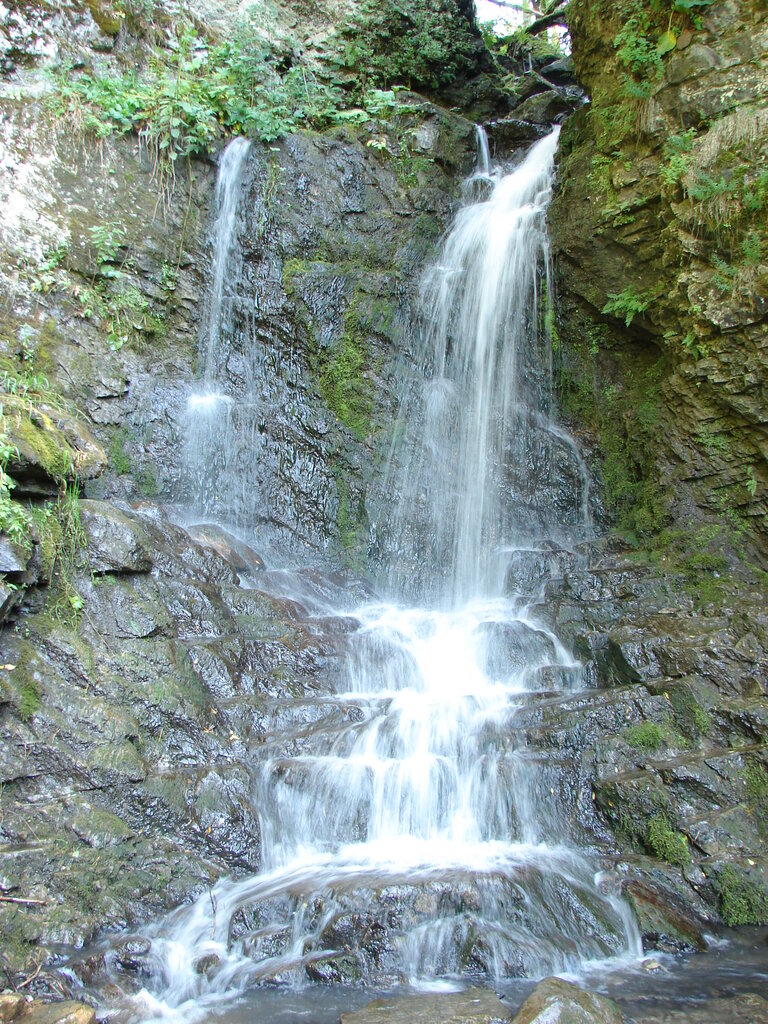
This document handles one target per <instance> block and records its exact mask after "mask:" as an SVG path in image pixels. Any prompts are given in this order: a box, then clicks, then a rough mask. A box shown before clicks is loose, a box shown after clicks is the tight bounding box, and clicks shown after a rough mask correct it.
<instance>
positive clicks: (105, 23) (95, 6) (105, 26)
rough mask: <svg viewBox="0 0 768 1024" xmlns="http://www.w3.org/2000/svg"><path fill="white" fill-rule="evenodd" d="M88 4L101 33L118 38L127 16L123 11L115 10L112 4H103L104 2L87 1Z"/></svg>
mask: <svg viewBox="0 0 768 1024" xmlns="http://www.w3.org/2000/svg"><path fill="white" fill-rule="evenodd" d="M87 3H88V10H89V11H90V12H91V17H92V18H93V20H94V21H95V22H96V24H97V25H98V26H99V28H100V29H101V31H102V32H103V33H104V34H105V35H108V36H116V35H117V33H118V32H119V31H120V28H121V27H122V24H123V21H124V19H125V15H124V14H123V13H122V12H121V11H117V10H115V8H114V7H112V5H111V4H109V3H103V2H102V0H87Z"/></svg>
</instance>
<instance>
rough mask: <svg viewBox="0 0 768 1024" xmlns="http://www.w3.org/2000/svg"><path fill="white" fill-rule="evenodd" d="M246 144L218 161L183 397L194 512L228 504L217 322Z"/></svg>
mask: <svg viewBox="0 0 768 1024" xmlns="http://www.w3.org/2000/svg"><path fill="white" fill-rule="evenodd" d="M250 149H251V143H250V142H249V141H248V140H247V139H244V138H242V137H237V138H234V139H233V140H232V141H231V142H230V143H229V145H228V146H227V147H226V149H225V150H224V151H223V153H222V155H221V159H220V161H219V169H218V175H217V179H216V193H215V196H214V202H215V209H216V219H215V221H214V226H213V232H212V235H213V239H212V242H213V244H212V249H213V252H212V268H213V281H212V283H211V289H210V293H209V296H208V302H207V309H206V319H205V330H204V333H203V337H202V344H201V362H202V380H201V382H200V383H201V389H200V390H199V391H196V392H194V393H193V394H191V395H190V396H189V399H188V400H187V416H186V423H185V452H184V455H185V458H184V462H185V467H186V472H187V477H188V479H189V485H190V491H191V504H192V507H193V509H194V510H195V512H197V514H199V515H203V516H206V517H209V516H214V515H215V514H216V512H217V511H218V506H219V505H222V506H232V504H233V501H232V488H233V475H232V473H231V472H229V471H228V469H229V467H228V460H229V452H230V451H231V450H232V449H233V447H234V444H233V440H234V437H233V435H234V432H235V431H236V430H238V429H239V428H241V427H242V423H241V422H240V421H239V420H238V416H237V410H236V408H235V402H234V400H233V398H232V396H231V395H229V394H227V389H226V365H224V364H225V363H226V346H225V345H224V344H223V342H224V340H225V339H223V338H222V327H223V326H224V325H226V324H230V323H231V321H232V301H233V297H232V295H231V294H230V295H227V294H226V285H227V281H228V280H229V279H233V280H238V279H239V274H237V273H235V272H234V267H233V263H235V262H236V261H237V260H238V253H237V247H236V245H235V241H236V230H237V212H238V206H239V203H240V199H241V184H242V178H243V171H244V168H245V163H246V160H247V157H248V153H249V151H250ZM240 420H242V418H240Z"/></svg>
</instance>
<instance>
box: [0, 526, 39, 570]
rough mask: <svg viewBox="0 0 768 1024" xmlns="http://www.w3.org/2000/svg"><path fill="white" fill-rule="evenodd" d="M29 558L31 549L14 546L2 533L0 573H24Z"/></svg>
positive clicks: (0, 541) (0, 535) (0, 536)
mask: <svg viewBox="0 0 768 1024" xmlns="http://www.w3.org/2000/svg"><path fill="white" fill-rule="evenodd" d="M31 557H32V551H31V549H27V548H25V547H24V546H23V545H21V544H16V543H15V542H14V541H12V540H11V538H10V537H8V536H6V534H4V533H3V534H0V572H11V573H16V572H24V571H25V570H26V568H27V566H28V565H29V560H30V558H31Z"/></svg>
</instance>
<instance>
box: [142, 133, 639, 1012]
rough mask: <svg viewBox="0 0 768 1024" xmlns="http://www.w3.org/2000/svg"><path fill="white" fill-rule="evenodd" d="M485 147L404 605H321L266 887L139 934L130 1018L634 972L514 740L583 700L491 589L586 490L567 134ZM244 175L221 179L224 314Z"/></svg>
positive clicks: (283, 768) (584, 521) (448, 293)
mask: <svg viewBox="0 0 768 1024" xmlns="http://www.w3.org/2000/svg"><path fill="white" fill-rule="evenodd" d="M479 139H480V149H479V152H480V159H479V174H478V175H477V176H476V177H477V178H481V177H482V178H483V179H484V181H483V182H481V183H480V186H479V187H480V189H481V192H482V195H481V198H480V199H479V201H476V202H473V203H471V204H470V205H468V206H466V207H465V208H464V209H463V210H462V211H461V212H460V213H459V215H458V217H457V219H456V222H455V224H454V226H453V228H452V230H451V232H450V233H449V235H448V237H447V239H446V240H445V243H444V245H443V248H442V251H441V253H440V256H439V259H438V262H437V263H436V264H435V266H434V267H433V268H432V269H431V270H430V271H429V272H428V274H427V275H426V276H425V279H424V284H423V291H422V310H423V314H422V331H421V340H422V347H421V351H420V354H419V356H418V361H419V365H420V369H421V371H422V376H421V377H420V378H418V379H417V380H416V381H415V382H414V383H413V384H412V386H411V387H410V388H409V389H408V392H407V394H406V395H405V396H404V398H403V410H404V413H403V415H404V416H405V418H406V419H407V422H408V428H407V431H406V436H405V439H404V441H403V444H402V449H401V450H400V451H398V452H394V453H393V456H392V459H391V463H390V467H389V470H388V478H387V484H386V487H388V488H391V491H392V493H395V494H397V495H398V501H397V502H396V503H394V504H395V508H394V512H393V515H392V517H391V521H390V523H389V527H388V528H389V532H390V534H391V535H392V536H394V537H396V538H397V541H393V542H392V543H391V544H390V549H391V554H392V557H393V560H394V562H393V564H395V565H396V570H393V580H394V586H393V589H394V594H393V596H392V597H391V598H390V599H389V600H384V601H378V602H375V601H372V602H368V603H366V604H363V605H362V606H360V607H355V608H350V607H346V608H344V609H338V608H334V607H332V606H329V605H328V604H327V603H326V604H325V605H324V604H323V603H322V602H321V601H320V600H319V599H318V603H317V606H316V610H317V613H318V614H321V615H323V616H329V615H331V616H332V615H342V614H343V615H344V616H345V617H346V619H347V620H348V621H349V620H353V621H354V623H355V625H354V628H353V629H352V631H351V632H349V634H348V637H347V643H348V648H347V657H346V662H345V670H344V677H343V679H342V680H341V682H340V683H339V684H338V685H337V686H336V689H335V691H334V692H331V693H329V694H327V695H324V696H323V697H322V700H321V701H320V698H318V701H319V702H321V703H322V704H323V706H324V709H325V711H326V712H327V713H326V714H325V715H324V716H319V717H318V718H317V720H316V721H315V722H314V724H313V727H312V728H311V729H307V728H306V727H305V723H304V722H303V721H302V720H300V719H299V720H297V725H296V728H295V730H294V731H291V727H290V724H289V725H288V726H286V725H285V723H284V722H283V724H282V726H281V728H280V729H279V730H276V731H275V732H274V733H272V734H270V735H269V736H268V737H267V741H266V742H265V743H264V745H263V748H262V749H261V750H260V752H259V759H260V769H259V771H258V773H257V777H256V781H255V787H254V794H253V804H254V806H255V807H256V808H257V809H258V812H259V815H260V821H261V829H262V844H263V868H262V871H261V873H260V874H258V875H256V876H255V877H251V878H246V879H242V880H238V881H232V880H227V881H223V882H221V883H219V884H218V885H217V886H216V887H215V889H214V890H213V892H212V893H211V894H210V895H208V894H206V895H205V896H203V897H201V898H200V899H199V900H198V901H197V902H196V903H195V904H193V905H192V906H190V907H183V908H180V909H179V910H177V911H176V912H175V913H174V914H172V915H170V917H168V918H166V919H165V920H163V921H161V922H159V923H158V924H156V925H155V926H153V927H152V928H150V929H148V932H147V934H148V935H149V937H150V938H151V941H152V947H151V954H150V963H149V966H150V969H151V980H150V981H149V982H148V984H147V986H146V988H145V990H144V991H143V992H142V993H141V994H140V995H139V996H138V997H136V1000H137V1002H136V1012H137V1014H138V1015H140V1016H142V1017H144V1018H153V1017H159V1016H168V1015H171V1016H174V1015H178V1016H179V1017H180V1018H182V1019H184V1020H189V1019H193V1018H195V1017H200V1016H204V1015H205V1014H206V1013H207V1008H209V1007H210V1006H211V1005H212V1004H213V1003H216V1002H217V1001H219V1000H221V999H223V998H225V997H227V996H230V995H231V994H232V993H236V992H238V991H242V990H243V989H245V988H246V987H248V986H252V985H254V984H256V983H258V982H260V981H264V980H269V979H271V980H280V981H283V982H293V983H301V982H302V980H304V981H306V973H305V972H306V970H307V969H308V968H310V967H311V966H312V965H317V964H321V963H327V964H329V965H331V968H330V970H331V973H330V974H329V977H336V978H341V979H343V980H353V981H356V982H363V983H369V984H374V985H382V984H387V983H393V982H395V981H408V982H410V983H411V984H414V985H421V986H429V985H435V984H437V983H440V982H441V980H442V981H444V980H445V979H453V980H454V981H456V980H457V979H461V978H462V977H464V976H467V975H472V976H484V977H487V978H489V979H498V978H501V977H504V976H509V975H519V976H527V977H536V976H542V975H545V974H548V973H552V972H557V971H564V970H575V969H578V968H579V966H580V965H582V964H583V963H584V962H585V961H591V960H602V959H605V958H611V957H619V956H622V955H631V956H638V955H639V954H640V947H639V938H638V934H637V931H636V928H635V926H634V924H633V922H632V919H631V915H630V914H629V911H628V909H627V908H626V906H625V905H624V904H623V903H622V902H621V900H619V899H618V897H617V896H616V895H614V893H613V892H612V889H611V886H610V885H607V886H606V885H605V884H604V883H603V880H602V879H601V876H600V875H599V873H598V872H597V871H596V868H595V866H594V864H593V862H592V861H591V860H590V858H589V857H588V856H586V855H584V854H583V853H582V852H580V851H579V849H578V848H577V846H576V845H575V842H574V840H573V830H572V829H571V828H570V827H569V825H568V822H567V819H568V813H567V812H568V808H567V807H565V806H563V805H562V804H561V803H560V802H559V801H558V800H556V799H555V797H554V792H555V790H554V787H553V786H551V785H550V784H549V779H548V777H545V776H544V774H543V770H542V767H541V764H540V762H539V761H538V760H537V758H536V757H532V756H530V755H529V752H528V751H527V749H526V746H525V740H524V737H523V736H522V735H520V734H519V733H518V732H517V731H516V728H515V716H516V714H517V713H518V712H519V710H520V709H521V708H523V707H525V706H528V705H530V703H531V702H532V701H535V700H537V699H539V698H540V697H541V696H546V694H547V693H549V692H551V691H552V690H553V689H555V690H558V689H559V690H569V689H577V688H578V687H579V686H580V668H579V665H578V663H577V662H576V661H575V660H574V658H573V657H572V656H571V655H570V654H569V652H568V651H567V650H566V649H565V648H564V647H563V645H562V644H561V643H560V642H559V640H558V638H557V637H556V636H555V635H554V634H553V633H552V632H551V631H550V630H549V629H547V628H545V627H544V626H543V625H542V624H541V623H540V622H539V621H538V620H537V618H536V616H535V612H534V611H533V609H532V607H531V605H530V600H531V598H530V597H527V598H526V597H522V596H520V595H519V594H517V593H506V592H505V580H506V578H507V574H508V570H509V567H510V565H511V564H512V563H513V562H514V560H515V558H518V559H519V558H520V557H521V556H522V557H528V556H530V555H533V556H534V557H535V556H537V554H538V553H544V554H543V555H542V557H544V556H545V555H546V553H547V552H549V553H551V551H552V549H553V545H554V544H555V543H562V542H563V540H564V538H566V537H567V536H568V535H569V531H570V536H576V537H578V536H580V535H581V533H583V531H584V529H585V526H586V525H588V510H587V504H588V502H587V499H588V476H587V474H586V471H585V468H584V465H583V462H582V461H581V459H580V456H579V454H578V450H577V448H576V446H575V444H574V442H573V440H572V439H571V438H570V437H569V436H568V435H567V433H566V432H565V431H564V430H563V429H562V428H561V427H558V426H557V425H556V424H555V423H553V421H552V419H551V415H552V403H551V383H550V372H551V367H550V346H549V339H548V338H547V337H546V331H544V330H543V329H542V323H543V321H544V317H543V316H542V304H543V302H544V301H545V299H546V290H547V287H548V262H549V261H548V248H547V233H546V223H545V216H546V207H547V203H548V200H549V196H550V191H551V186H552V180H553V174H554V169H553V165H554V154H555V150H556V146H557V133H556V132H554V133H553V134H551V135H550V136H548V137H547V138H546V139H543V140H542V141H541V142H539V143H537V144H536V145H535V146H534V147H533V148H532V149H531V150H530V152H529V153H528V154H527V155H526V156H525V158H524V159H523V160H522V161H521V162H520V163H519V164H518V165H517V166H516V167H515V168H513V169H512V170H511V171H509V172H508V173H503V172H501V171H499V170H498V169H497V170H492V168H491V166H490V159H489V155H488V147H487V140H485V138H484V135H482V134H480V136H479ZM245 155H246V149H245V147H244V146H243V147H240V148H239V149H238V150H237V152H235V153H232V154H231V160H230V159H229V153H228V156H227V160H225V162H224V163H223V164H222V168H221V177H222V181H223V180H224V179H225V178H226V181H227V184H222V185H221V186H220V190H219V222H218V226H217V229H216V230H217V234H216V239H217V242H216V260H217V264H216V274H215V279H214V289H213V297H212V300H211V301H212V307H213V308H214V309H215V308H221V304H222V289H223V285H222V284H221V280H220V278H221V277H222V275H223V274H224V269H223V268H225V267H226V263H227V260H228V258H229V257H228V251H229V249H228V246H229V244H230V243H229V242H228V241H226V240H225V235H226V232H227V231H229V230H230V229H229V228H228V227H227V224H229V223H230V218H231V216H232V210H233V209H234V204H236V202H237V198H236V195H235V191H236V184H237V175H238V171H237V161H242V159H244V157H245ZM219 231H220V232H221V234H219ZM227 237H230V236H227ZM217 303H218V307H217ZM216 330H217V328H216V326H215V324H214V323H213V322H211V324H210V326H209V334H208V343H209V349H208V363H207V370H206V383H210V384H211V385H212V386H213V383H214V381H213V375H212V370H211V368H212V367H213V365H214V364H215V363H216V362H217V358H216V352H215V348H216V345H217V341H216V339H215V332H216ZM209 371H210V373H209ZM398 594H400V595H401V594H409V595H411V597H410V598H409V600H408V601H406V600H404V599H403V598H402V596H398ZM353 712H354V713H353ZM572 796H573V801H574V802H575V801H576V796H577V794H576V793H574V794H572ZM334 972H335V974H334Z"/></svg>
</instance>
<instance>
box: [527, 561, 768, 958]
mask: <svg viewBox="0 0 768 1024" xmlns="http://www.w3.org/2000/svg"><path fill="white" fill-rule="evenodd" d="M587 553H588V554H587ZM582 555H583V556H585V555H586V556H587V557H585V558H584V560H583V561H582V562H581V565H580V566H579V562H578V561H577V560H575V559H573V558H571V560H570V561H564V562H563V567H564V569H563V572H562V575H561V576H560V577H554V578H553V579H551V580H550V581H549V583H548V584H547V586H546V589H545V591H544V596H543V602H542V604H541V605H540V606H539V608H538V611H539V614H540V615H541V617H542V618H543V620H544V621H545V622H547V623H548V624H549V625H550V627H551V628H552V629H553V630H554V631H555V632H556V633H557V634H558V636H559V637H560V638H561V639H562V640H563V641H564V642H565V643H567V644H568V645H569V646H570V647H571V649H572V650H574V652H575V653H576V656H577V657H578V658H579V659H580V660H581V662H582V665H583V669H582V671H583V674H584V675H583V678H584V679H585V680H586V681H587V683H588V684H589V686H590V688H589V689H587V690H583V691H581V692H579V693H576V694H573V695H568V694H565V695H563V696H559V697H554V696H553V697H552V698H551V699H550V700H549V701H545V702H543V703H537V704H532V705H531V706H530V707H529V708H527V709H523V710H522V711H521V712H520V713H519V716H518V719H517V722H516V725H517V727H518V728H520V727H522V728H526V729H527V730H528V731H527V733H526V735H527V744H528V746H529V748H533V749H537V750H543V751H547V752H550V753H548V754H547V755H546V756H551V757H553V758H560V757H563V756H564V755H566V756H568V757H575V758H576V759H577V761H578V763H579V765H580V770H581V772H582V773H583V777H582V781H581V782H580V783H579V782H577V781H572V782H571V787H572V789H574V790H575V789H576V787H577V786H579V785H580V786H581V787H585V786H586V787H587V792H588V794H589V795H588V798H587V800H585V801H583V803H582V805H581V807H580V808H579V810H578V812H577V813H576V815H575V817H576V819H577V820H578V821H580V822H581V823H582V825H587V826H588V827H589V828H590V830H591V832H592V835H593V836H596V837H599V838H600V840H601V841H605V840H606V838H607V836H608V835H610V832H612V833H613V835H614V836H615V839H614V840H613V841H614V842H615V843H616V844H617V846H618V848H619V849H620V851H621V854H622V856H623V857H624V858H626V859H627V860H628V862H629V864H630V874H629V876H628V877H627V878H625V879H624V881H623V882H622V891H623V892H624V893H625V895H626V896H627V898H628V899H629V901H630V903H631V904H632V906H633V908H634V910H635V913H636V916H637V919H638V922H639V924H640V928H641V931H642V932H643V937H644V941H645V943H646V946H647V947H649V948H660V949H679V948H686V947H688V948H690V947H693V948H699V947H700V946H701V944H702V943H703V941H704V940H703V932H705V931H706V927H705V922H706V921H707V920H709V921H717V920H718V919H725V921H726V922H727V923H730V924H735V923H736V922H737V921H739V922H740V923H747V921H749V922H751V923H760V922H763V921H765V920H766V919H768V888H766V881H767V880H768V874H767V871H766V869H767V868H768V865H767V864H766V860H765V852H764V837H763V834H764V828H763V825H762V824H761V820H762V815H763V814H764V808H766V807H768V803H767V802H766V801H768V750H767V749H766V723H767V721H768V719H767V717H766V716H768V695H767V693H766V688H765V678H766V664H768V654H767V653H766V652H767V651H768V635H767V634H766V621H765V615H764V611H763V608H762V598H761V596H760V591H759V590H758V589H754V588H752V589H751V588H750V587H749V586H748V585H747V584H746V583H744V582H743V581H738V580H734V581H732V582H731V584H730V587H729V590H728V596H727V597H726V598H725V601H724V607H723V608H721V610H720V611H719V612H715V611H714V610H713V609H710V611H709V613H708V614H707V613H705V612H704V611H703V610H702V609H701V607H700V605H699V604H698V602H697V600H696V598H695V595H694V596H691V593H690V591H689V590H687V589H686V582H685V580H681V578H680V577H679V576H675V574H674V573H672V572H669V573H667V574H664V573H661V572H659V570H658V569H653V570H651V569H649V568H648V567H647V566H642V565H637V564H636V562H634V561H633V560H632V559H631V558H628V557H626V556H623V557H622V556H621V554H620V551H619V550H618V549H617V547H616V544H615V542H614V543H611V542H603V543H602V544H601V545H598V546H597V547H596V548H592V549H591V550H590V549H589V548H585V550H584V551H583V552H582ZM737 602H738V603H737ZM733 607H738V609H739V614H734V612H733V611H732V610H731V609H732V608H733ZM567 774H568V772H567V771H566V776H567ZM577 791H578V790H577ZM590 791H591V792H590ZM589 823H591V824H589ZM606 826H607V829H608V830H610V831H606ZM577 841H579V840H577ZM580 841H581V842H582V843H583V842H585V841H588V840H587V839H585V837H584V836H583V835H582V837H581V839H580ZM609 842H610V840H609Z"/></svg>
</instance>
